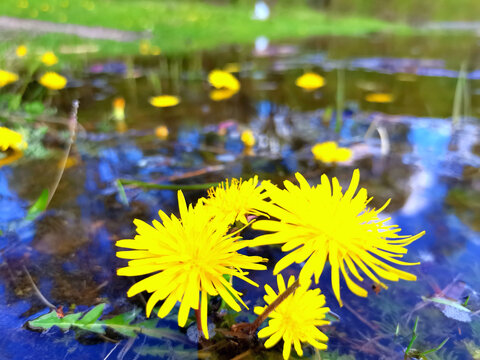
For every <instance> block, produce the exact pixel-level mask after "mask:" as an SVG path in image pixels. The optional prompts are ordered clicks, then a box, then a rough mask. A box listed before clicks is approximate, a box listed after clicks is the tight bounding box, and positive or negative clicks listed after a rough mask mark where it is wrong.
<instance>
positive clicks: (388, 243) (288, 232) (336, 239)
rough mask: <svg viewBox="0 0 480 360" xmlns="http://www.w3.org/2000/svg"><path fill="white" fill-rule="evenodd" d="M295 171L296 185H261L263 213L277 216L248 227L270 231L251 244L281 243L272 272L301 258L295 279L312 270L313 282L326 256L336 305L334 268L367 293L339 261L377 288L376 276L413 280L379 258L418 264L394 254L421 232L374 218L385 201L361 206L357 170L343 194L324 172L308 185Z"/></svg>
mask: <svg viewBox="0 0 480 360" xmlns="http://www.w3.org/2000/svg"><path fill="white" fill-rule="evenodd" d="M295 176H296V178H297V180H298V182H299V184H300V186H297V185H294V184H293V183H291V182H290V181H285V182H284V185H285V190H280V189H279V188H278V187H276V186H275V185H273V184H271V183H265V184H264V187H265V189H266V191H267V194H268V196H269V197H270V198H271V200H272V202H273V203H274V204H275V205H276V206H274V207H272V208H270V209H269V210H268V213H269V215H270V216H272V217H275V218H277V219H278V221H277V220H273V219H270V220H260V221H257V222H255V223H254V224H253V225H252V228H254V229H257V230H264V231H269V232H272V233H270V234H266V235H262V236H260V237H258V238H256V239H255V240H253V243H254V245H255V244H259V245H267V244H284V245H283V246H282V250H283V251H284V252H287V251H290V253H289V254H287V255H285V256H284V257H283V258H282V259H280V260H279V261H278V262H277V264H276V265H275V268H274V271H273V272H274V274H278V273H279V272H280V271H282V270H283V269H285V268H286V267H288V266H289V265H291V264H292V263H294V262H296V263H301V262H305V265H304V266H303V267H302V269H301V271H300V281H301V282H302V283H308V282H309V281H310V279H311V277H312V275H314V276H315V282H316V283H318V280H319V278H320V275H321V274H322V272H323V269H324V266H325V263H326V262H327V259H328V261H329V262H330V266H331V283H332V288H333V292H334V294H335V296H336V298H337V300H338V302H339V304H340V305H342V300H341V298H340V272H341V273H342V274H343V277H344V278H345V281H346V283H347V286H348V288H349V289H350V290H351V291H352V292H353V293H354V294H356V295H358V296H362V297H366V296H367V291H366V290H365V289H364V288H362V287H360V286H359V285H357V284H356V283H355V282H354V281H353V280H352V279H351V278H350V275H349V274H348V272H347V270H346V268H345V264H347V267H348V270H349V271H350V273H351V274H353V276H354V277H355V278H356V279H358V280H359V281H363V277H362V276H361V275H360V274H359V272H358V270H357V267H356V266H355V265H357V266H358V267H359V268H360V269H361V270H362V271H363V272H364V273H365V274H366V275H367V276H368V277H369V278H370V279H372V280H373V281H374V282H375V283H378V284H380V286H382V287H383V288H387V286H386V285H385V284H384V283H383V282H382V281H381V280H380V279H379V278H378V277H377V275H378V276H379V277H381V278H384V279H387V280H391V281H398V280H399V279H404V280H410V281H413V280H416V276H415V275H413V274H411V273H408V272H405V271H402V270H399V269H397V268H395V267H393V266H391V265H389V264H387V262H385V261H388V262H391V263H394V264H398V265H416V264H418V263H407V262H403V261H400V260H398V259H397V258H399V257H402V256H403V254H405V253H406V252H407V249H406V248H405V246H407V245H408V244H410V243H412V242H413V241H415V240H417V239H418V238H420V237H421V236H422V235H423V234H424V233H425V232H424V231H422V232H421V233H419V234H417V235H414V236H408V235H399V234H398V233H399V232H400V231H401V229H400V228H399V227H398V226H397V225H388V224H387V221H388V220H389V219H383V220H381V219H379V217H378V216H379V214H380V213H381V212H382V211H383V210H384V209H385V208H386V207H387V205H388V203H389V202H390V201H387V202H386V203H385V204H384V205H383V206H382V207H381V208H380V209H378V210H375V209H374V208H368V207H367V204H368V203H369V202H370V200H371V198H370V199H369V198H368V197H367V191H366V190H365V189H364V188H361V189H360V190H359V191H358V193H357V195H356V196H354V194H355V192H356V190H357V187H358V184H359V180H360V172H359V171H358V169H356V170H355V171H354V172H353V176H352V180H351V183H350V186H349V188H348V190H347V191H346V192H345V194H342V188H341V186H340V185H339V183H338V180H337V178H333V179H332V181H331V182H330V180H329V179H328V177H327V176H326V175H322V178H321V183H320V184H319V185H317V186H316V187H310V185H309V184H308V182H307V181H306V180H305V178H304V177H303V176H302V175H301V174H300V173H296V174H295ZM375 273H376V274H377V275H375Z"/></svg>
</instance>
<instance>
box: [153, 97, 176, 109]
mask: <svg viewBox="0 0 480 360" xmlns="http://www.w3.org/2000/svg"><path fill="white" fill-rule="evenodd" d="M149 101H150V104H151V105H152V106H155V107H170V106H175V105H178V104H179V103H180V98H179V97H178V96H173V95H159V96H154V97H151V98H150V100H149Z"/></svg>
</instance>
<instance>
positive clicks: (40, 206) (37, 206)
mask: <svg viewBox="0 0 480 360" xmlns="http://www.w3.org/2000/svg"><path fill="white" fill-rule="evenodd" d="M47 205H48V190H47V189H43V191H42V193H41V194H40V196H39V197H38V199H37V201H35V203H34V204H33V205H32V207H31V208H30V209H28V212H27V216H26V217H25V219H26V220H34V219H35V218H36V217H37V216H39V215H40V214H41V213H42V212H44V211H45V210H46V209H47Z"/></svg>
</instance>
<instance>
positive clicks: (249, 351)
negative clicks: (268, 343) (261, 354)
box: [232, 349, 252, 360]
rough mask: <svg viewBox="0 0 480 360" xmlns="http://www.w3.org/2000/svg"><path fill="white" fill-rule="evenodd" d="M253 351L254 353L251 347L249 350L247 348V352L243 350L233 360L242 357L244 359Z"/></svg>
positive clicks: (239, 359)
mask: <svg viewBox="0 0 480 360" xmlns="http://www.w3.org/2000/svg"><path fill="white" fill-rule="evenodd" d="M251 353H252V350H251V349H249V350H247V351H245V352H243V353H241V354H239V355H237V356H235V357H233V358H232V360H241V359H243V358H244V357H246V356H248V355H250V354H251Z"/></svg>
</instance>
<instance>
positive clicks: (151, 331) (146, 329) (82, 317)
mask: <svg viewBox="0 0 480 360" xmlns="http://www.w3.org/2000/svg"><path fill="white" fill-rule="evenodd" d="M104 309H105V304H99V305H97V306H95V307H94V308H92V309H91V310H89V311H88V312H78V313H74V314H69V315H66V316H64V317H63V318H59V317H58V315H57V313H56V311H51V312H49V313H48V314H44V315H42V316H40V317H38V318H37V319H34V320H31V321H29V322H28V325H29V326H30V328H33V329H38V330H48V329H50V328H51V327H52V326H58V327H59V328H60V329H62V330H69V329H74V330H83V331H90V332H94V333H97V334H104V333H105V328H107V327H108V328H110V329H112V330H114V331H116V332H117V333H119V334H121V335H124V336H127V337H135V336H137V334H144V335H146V336H150V337H154V338H158V339H161V338H168V339H172V340H175V341H180V342H184V341H185V339H184V338H183V337H181V336H180V335H179V334H178V333H177V332H175V331H174V330H171V329H168V328H167V329H164V328H162V329H159V328H157V327H156V326H157V323H158V320H159V319H158V318H156V319H150V320H144V321H141V322H138V323H133V324H132V322H133V321H134V320H135V319H136V318H137V316H138V314H139V313H140V310H137V309H134V310H132V311H129V312H126V313H123V314H119V315H116V316H114V317H112V318H110V319H105V320H99V318H100V317H101V316H102V314H103V311H104Z"/></svg>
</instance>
